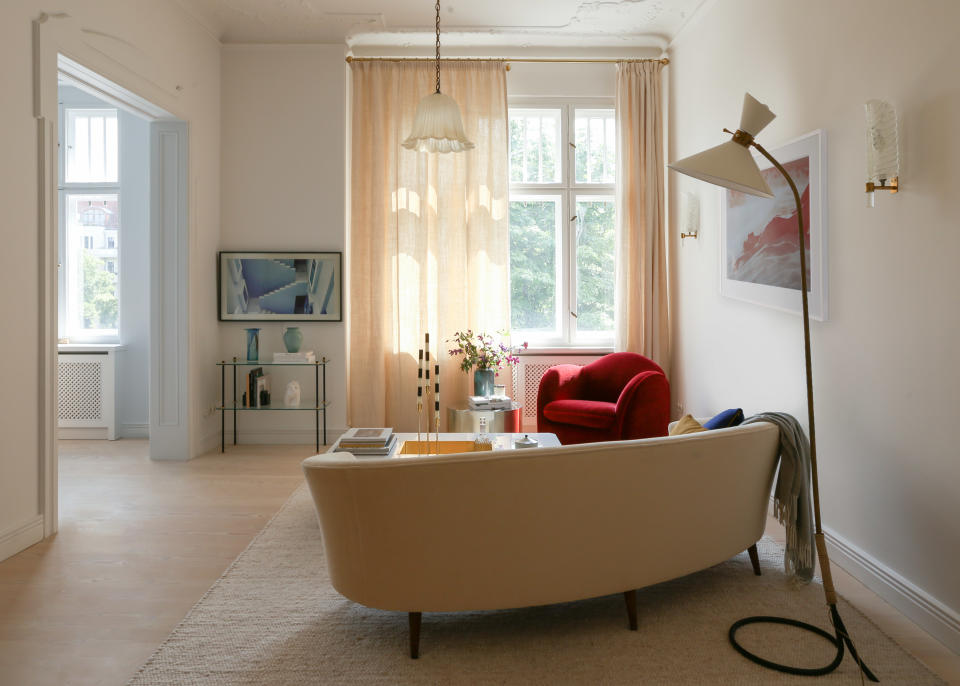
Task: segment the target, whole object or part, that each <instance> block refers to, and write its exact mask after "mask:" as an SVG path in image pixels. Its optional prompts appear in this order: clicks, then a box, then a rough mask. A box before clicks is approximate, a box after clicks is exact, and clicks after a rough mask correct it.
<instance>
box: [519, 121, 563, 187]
mask: <svg viewBox="0 0 960 686" xmlns="http://www.w3.org/2000/svg"><path fill="white" fill-rule="evenodd" d="M561 117H562V110H561V109H560V108H519V107H516V108H515V107H512V108H510V114H509V120H510V182H511V183H523V184H546V183H560V180H561V178H562V176H561V173H562V166H563V164H562V157H563V147H562V145H561V142H560V138H561V129H562V128H563V126H562V120H561Z"/></svg>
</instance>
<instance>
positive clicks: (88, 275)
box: [83, 251, 117, 329]
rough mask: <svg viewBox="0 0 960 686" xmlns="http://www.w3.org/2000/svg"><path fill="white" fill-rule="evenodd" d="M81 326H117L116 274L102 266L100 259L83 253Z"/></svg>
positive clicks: (100, 327)
mask: <svg viewBox="0 0 960 686" xmlns="http://www.w3.org/2000/svg"><path fill="white" fill-rule="evenodd" d="M83 326H84V328H86V329H116V328H117V275H116V274H112V273H110V272H108V271H107V270H106V269H105V268H104V263H103V260H102V259H99V258H97V257H94V256H93V255H91V254H90V253H88V252H86V251H84V253H83Z"/></svg>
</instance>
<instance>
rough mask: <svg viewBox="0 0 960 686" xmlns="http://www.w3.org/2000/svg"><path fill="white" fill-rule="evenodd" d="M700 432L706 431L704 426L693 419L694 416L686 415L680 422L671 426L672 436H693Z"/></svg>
mask: <svg viewBox="0 0 960 686" xmlns="http://www.w3.org/2000/svg"><path fill="white" fill-rule="evenodd" d="M699 431H706V429H704V428H703V425H702V424H701V423H700V422H698V421H697V420H696V419H694V418H693V415H689V414H687V415H684V416H683V418H682V419H680V421H678V422H674V423H673V424H671V425H670V435H671V436H682V435H684V434H693V433H697V432H699Z"/></svg>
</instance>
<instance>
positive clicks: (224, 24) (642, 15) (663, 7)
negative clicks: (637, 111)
mask: <svg viewBox="0 0 960 686" xmlns="http://www.w3.org/2000/svg"><path fill="white" fill-rule="evenodd" d="M176 1H177V2H178V3H179V4H180V5H181V6H182V7H183V8H184V9H185V10H186V11H187V12H188V13H190V14H191V15H192V16H193V17H195V18H196V19H197V20H198V21H199V22H200V23H202V24H203V25H204V26H205V27H206V28H207V29H208V30H209V31H210V32H211V33H212V34H213V35H215V36H216V37H217V38H218V39H219V40H220V41H222V42H224V43H345V44H346V45H347V46H348V47H351V48H353V47H362V46H372V45H377V46H397V47H404V48H410V47H425V46H432V44H433V23H434V6H433V2H432V0H176ZM703 2H704V0H441V3H440V7H441V19H440V21H441V25H440V29H441V32H442V35H441V37H442V40H443V44H444V45H446V46H484V45H497V46H504V45H512V46H516V47H530V46H544V47H567V46H571V45H572V46H580V47H583V46H590V47H620V46H628V45H639V46H665V45H666V43H667V42H668V41H669V40H670V39H671V38H673V37H674V36H675V35H676V34H677V32H678V31H679V30H680V29H681V28H682V27H683V26H684V24H686V22H687V21H688V20H689V19H690V17H691V16H692V15H693V14H694V13H695V12H696V10H697V9H698V8H699V6H700V5H701V4H703Z"/></svg>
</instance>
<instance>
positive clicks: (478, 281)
mask: <svg viewBox="0 0 960 686" xmlns="http://www.w3.org/2000/svg"><path fill="white" fill-rule="evenodd" d="M351 70H352V74H353V83H352V86H353V100H352V105H353V113H352V134H351V203H350V207H351V219H350V236H349V270H350V271H349V275H348V278H349V289H348V293H349V303H348V308H349V334H348V348H349V350H348V354H349V362H348V367H347V369H348V379H347V388H348V398H347V406H348V408H347V422H348V423H349V424H350V425H351V426H389V427H393V428H394V429H395V430H398V431H416V430H417V423H418V417H417V401H416V399H417V364H418V360H417V352H418V349H419V348H421V347H423V335H424V333H426V332H429V333H430V352H431V377H432V376H433V366H432V365H433V364H435V363H439V364H440V365H441V373H440V380H441V397H442V399H443V407H441V417H442V418H443V419H442V421H443V422H444V424H445V421H446V420H445V414H446V405H447V402H448V401H449V402H450V403H451V404H463V403H464V402H465V399H466V395H467V394H468V392H469V391H470V389H471V388H472V380H471V379H468V378H467V375H466V374H464V373H463V372H461V371H460V370H459V368H458V359H457V358H451V357H449V355H448V354H447V350H448V349H449V348H450V347H451V346H450V345H448V344H447V339H449V338H450V337H451V336H452V335H453V333H454V332H455V331H458V330H461V329H467V328H472V329H473V330H474V331H479V330H485V331H489V332H495V331H499V330H505V329H506V328H507V327H508V326H509V247H510V246H509V223H508V222H509V216H508V202H507V201H508V178H507V174H508V160H507V155H508V146H509V143H508V137H507V88H506V69H505V66H504V63H503V62H450V63H447V62H445V63H444V64H443V67H442V75H441V78H442V90H443V92H444V93H446V94H447V95H450V96H452V97H453V98H454V99H455V100H456V101H457V103H459V105H460V109H461V112H462V113H463V119H464V122H463V123H464V129H465V131H466V133H467V136H468V138H470V140H472V141H473V142H474V143H475V144H476V148H475V149H474V150H472V151H469V152H466V153H446V154H427V153H417V152H413V151H410V150H407V149H405V148H402V147H401V146H400V143H401V142H402V141H403V140H404V138H406V136H407V135H408V133H409V131H410V129H411V128H412V125H413V118H414V114H415V112H416V107H417V103H418V102H419V101H420V99H421V98H422V97H423V96H424V95H427V94H429V93H431V92H433V90H434V78H435V71H434V66H433V63H432V62H402V61H398V62H386V61H380V62H353V63H352V64H351ZM438 357H439V360H438V359H437V358H438ZM430 411H431V416H432V408H430Z"/></svg>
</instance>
